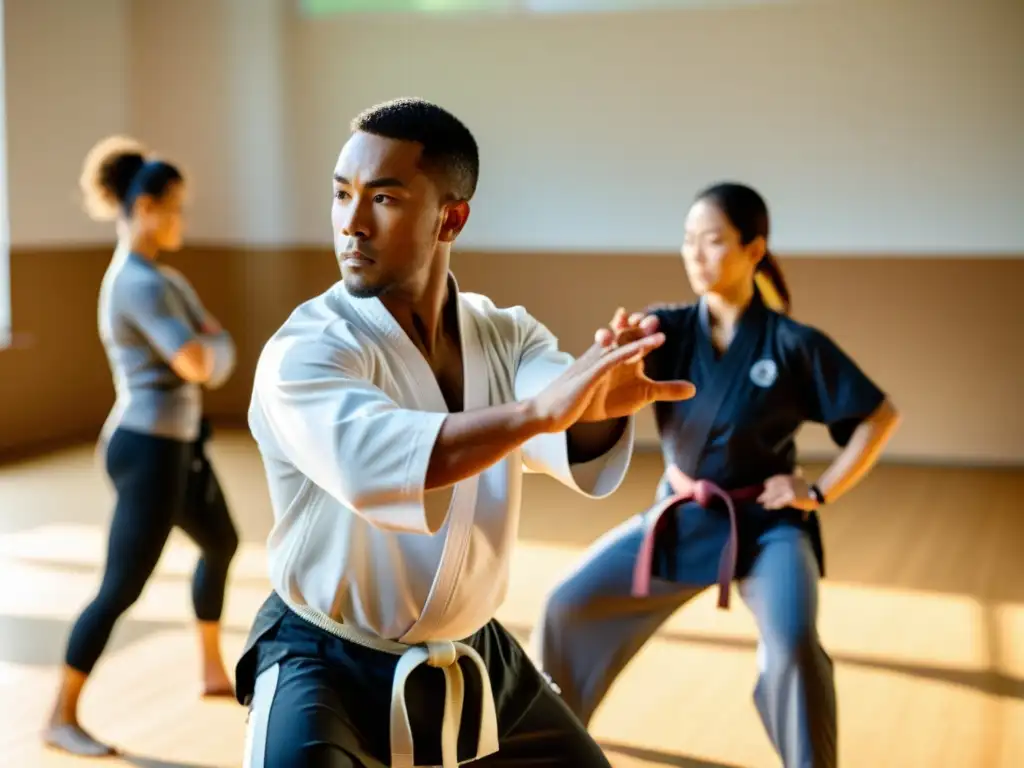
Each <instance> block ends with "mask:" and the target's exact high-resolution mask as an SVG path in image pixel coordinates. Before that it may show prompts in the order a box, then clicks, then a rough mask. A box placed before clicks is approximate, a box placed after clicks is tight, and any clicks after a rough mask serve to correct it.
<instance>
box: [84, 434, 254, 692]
mask: <svg viewBox="0 0 1024 768" xmlns="http://www.w3.org/2000/svg"><path fill="white" fill-rule="evenodd" d="M205 437H206V430H205V429H204V435H203V437H202V438H200V440H198V441H197V442H195V443H184V442H181V441H179V440H171V439H168V438H163V437H154V436H152V435H144V434H141V433H138V432H131V431H129V430H125V429H117V430H116V431H115V432H114V434H113V435H112V436H111V438H110V443H109V444H108V446H107V473H108V474H109V475H110V479H111V480H112V481H113V483H114V487H115V489H116V490H117V506H116V507H115V509H114V518H113V520H112V521H111V525H110V538H109V541H108V544H107V563H106V568H105V570H104V572H103V582H102V584H101V585H100V589H99V593H98V594H97V595H96V597H95V598H94V599H93V601H92V602H91V603H89V605H88V606H87V607H86V609H85V610H84V611H83V612H82V614H81V615H80V616H79V617H78V621H76V622H75V625H74V627H73V629H72V630H71V637H70V638H69V639H68V647H67V654H66V656H65V661H66V663H67V665H68V666H70V667H72V668H73V669H77V670H79V671H80V672H83V673H86V674H88V673H89V672H91V671H92V668H93V666H94V665H95V664H96V660H97V659H99V657H100V654H101V653H102V652H103V649H104V647H105V646H106V644H107V641H108V640H109V638H110V633H111V632H112V631H113V629H114V625H115V624H116V623H117V620H118V619H119V618H121V615H122V614H124V612H125V611H127V610H128V609H129V608H130V607H131V606H132V604H134V603H135V601H136V600H138V598H139V595H140V594H142V589H143V587H145V586H146V582H147V581H149V577H150V575H151V574H152V573H153V569H154V568H156V564H157V562H158V561H159V560H160V555H161V553H162V552H163V549H164V544H165V543H166V542H167V537H168V536H169V535H170V533H171V529H172V528H173V527H174V526H175V525H177V526H179V527H180V528H181V529H182V530H183V531H184V532H185V533H186V534H188V536H189V537H191V538H192V540H193V541H195V543H196V544H197V545H198V546H199V549H200V550H201V556H200V558H199V562H198V564H197V565H196V570H195V574H194V575H193V578H192V606H193V609H194V610H195V615H196V618H197V619H199V620H200V621H218V620H219V619H220V616H221V610H222V609H223V605H224V588H225V583H226V581H227V575H228V567H229V566H230V564H231V560H232V558H233V557H234V554H235V551H236V550H237V549H238V534H237V533H236V532H235V527H234V525H233V524H232V522H231V516H230V514H229V513H228V508H227V504H226V503H225V501H224V496H223V494H222V493H221V490H220V485H219V484H218V483H217V477H216V475H215V474H214V472H213V467H212V466H211V465H210V462H209V461H208V460H207V458H206V455H205V452H204V450H203V443H204V442H205Z"/></svg>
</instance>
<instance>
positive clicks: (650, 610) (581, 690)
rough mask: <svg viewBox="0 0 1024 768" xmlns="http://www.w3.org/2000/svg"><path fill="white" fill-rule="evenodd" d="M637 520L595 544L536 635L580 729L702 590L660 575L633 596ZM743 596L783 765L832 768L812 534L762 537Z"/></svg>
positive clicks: (832, 704) (762, 708) (829, 690)
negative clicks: (753, 627) (619, 678)
mask: <svg viewBox="0 0 1024 768" xmlns="http://www.w3.org/2000/svg"><path fill="white" fill-rule="evenodd" d="M640 526H641V518H640V516H637V517H634V518H633V519H631V520H629V521H627V522H626V523H624V524H622V525H621V526H619V527H618V528H615V529H614V530H612V531H610V532H609V533H607V534H605V535H604V536H603V537H602V538H601V539H600V540H598V541H597V542H596V543H595V544H594V546H593V547H592V548H591V550H590V552H589V553H588V554H587V556H586V558H585V559H584V561H583V563H582V564H581V565H580V566H579V567H578V568H577V569H576V570H575V571H574V572H573V573H572V574H570V575H569V577H568V578H567V579H565V580H564V581H563V582H562V583H561V584H559V585H558V586H557V587H556V588H555V589H554V591H553V592H552V593H551V595H550V596H549V598H548V601H547V603H546V605H545V609H544V614H543V617H542V619H541V624H540V626H539V627H538V637H537V638H536V641H537V642H536V645H537V650H538V653H539V656H540V666H541V668H542V669H543V670H544V672H546V673H547V674H549V675H550V676H551V678H552V679H553V680H554V682H555V683H556V684H557V685H558V686H559V687H560V688H561V689H562V697H563V699H564V700H565V702H566V703H567V704H568V705H569V707H570V708H571V709H572V710H573V711H574V712H575V713H576V715H577V716H578V717H579V718H580V720H582V721H583V723H584V724H586V723H589V721H590V718H591V717H592V716H593V714H594V711H595V710H596V709H597V707H598V705H599V704H600V703H601V700H602V699H603V698H604V696H605V694H606V693H607V692H608V689H609V687H610V686H611V684H612V683H613V682H614V680H615V678H616V677H617V676H618V675H619V673H620V672H621V671H622V670H623V669H624V668H625V666H626V665H627V664H628V663H629V661H630V659H632V657H633V656H634V655H635V654H636V653H637V651H639V650H640V648H641V647H642V646H643V645H644V643H645V642H646V641H647V640H648V639H649V638H650V637H651V635H652V634H654V632H655V631H656V630H657V629H658V627H659V626H661V624H662V623H664V622H665V621H666V620H667V619H668V618H669V616H670V615H671V614H672V613H673V612H674V611H676V610H677V609H678V608H679V607H680V606H682V605H683V604H684V603H686V602H687V601H688V600H690V599H691V598H693V597H694V596H695V595H697V594H699V593H700V592H701V591H702V590H703V589H704V587H693V586H687V585H684V584H675V583H672V582H667V581H665V580H663V579H658V578H654V579H652V583H651V594H650V596H649V597H646V598H634V597H632V596H631V595H630V584H631V579H632V574H633V564H634V562H635V560H636V552H637V549H638V546H639V542H640V537H641V527H640ZM758 544H759V551H758V555H757V559H756V560H755V561H754V564H753V568H752V569H751V571H750V573H749V575H748V576H747V578H745V579H744V580H743V581H742V582H740V585H739V590H740V594H741V596H742V598H743V600H744V602H745V603H746V604H747V607H748V608H749V609H750V610H751V611H752V612H753V614H754V617H755V618H756V620H757V626H758V630H759V633H760V644H759V647H758V662H759V667H760V676H759V679H758V681H757V685H756V687H755V689H754V703H755V705H756V706H757V711H758V713H759V714H760V716H761V722H762V723H764V727H765V730H767V732H768V736H769V738H770V739H771V741H772V744H773V745H774V746H775V750H776V752H778V754H779V756H780V757H781V758H782V761H783V764H784V766H785V768H834V766H835V765H836V760H837V759H836V698H835V683H834V678H833V671H832V660H831V659H830V658H829V656H828V654H827V653H826V652H825V650H824V649H823V648H822V646H821V642H820V641H819V639H818V633H817V627H816V621H817V612H818V568H817V564H816V561H815V559H814V553H813V551H812V549H811V546H810V542H809V540H808V537H807V536H806V535H805V534H804V533H803V532H802V531H800V530H798V529H796V528H792V527H788V526H779V527H777V528H775V529H773V530H771V531H769V532H768V533H765V534H764V535H762V536H761V538H760V540H759V542H758Z"/></svg>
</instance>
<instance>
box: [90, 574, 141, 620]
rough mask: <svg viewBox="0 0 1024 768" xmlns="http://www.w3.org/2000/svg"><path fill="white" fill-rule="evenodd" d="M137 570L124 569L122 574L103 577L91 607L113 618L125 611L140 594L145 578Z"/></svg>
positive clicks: (133, 603)
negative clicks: (113, 576) (107, 577)
mask: <svg viewBox="0 0 1024 768" xmlns="http://www.w3.org/2000/svg"><path fill="white" fill-rule="evenodd" d="M139 573H140V572H139V571H126V572H125V574H124V575H123V576H118V577H116V578H113V579H109V580H107V579H105V580H104V581H103V584H102V585H101V586H100V591H99V594H98V595H96V599H95V600H94V601H93V606H92V607H93V609H94V610H97V611H99V612H101V613H103V614H107V615H110V616H112V617H114V618H116V617H118V616H120V615H121V614H123V613H125V612H126V611H127V610H128V609H129V608H131V607H132V606H133V605H135V602H136V601H137V600H138V599H139V598H140V597H141V596H142V590H143V588H144V587H145V586H146V579H145V578H140V577H139V576H138V574H139Z"/></svg>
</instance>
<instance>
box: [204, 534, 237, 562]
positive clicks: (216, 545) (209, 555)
mask: <svg viewBox="0 0 1024 768" xmlns="http://www.w3.org/2000/svg"><path fill="white" fill-rule="evenodd" d="M238 544H239V542H238V531H236V530H235V527H234V525H231V524H228V525H227V526H226V527H225V530H224V531H223V532H222V533H221V534H220V535H219V536H218V537H217V538H216V540H215V541H214V542H212V543H211V544H210V545H209V546H207V547H206V548H205V549H204V550H203V559H204V560H206V563H207V566H208V567H213V568H217V569H219V570H223V571H227V569H228V567H229V566H230V565H231V561H232V560H234V558H235V554H236V553H237V552H238Z"/></svg>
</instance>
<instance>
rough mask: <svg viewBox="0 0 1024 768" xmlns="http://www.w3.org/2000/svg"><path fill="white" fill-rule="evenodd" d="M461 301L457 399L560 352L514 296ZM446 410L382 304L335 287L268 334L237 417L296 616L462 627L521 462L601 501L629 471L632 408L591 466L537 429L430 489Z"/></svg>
mask: <svg viewBox="0 0 1024 768" xmlns="http://www.w3.org/2000/svg"><path fill="white" fill-rule="evenodd" d="M450 287H451V290H454V291H457V290H458V289H457V285H456V284H455V282H454V280H452V281H451V282H450ZM457 296H458V313H459V324H460V325H459V327H460V330H461V334H462V345H463V361H464V379H465V383H464V409H465V410H467V411H469V410H474V409H478V408H484V407H487V406H491V405H499V404H501V403H507V402H512V401H516V400H523V399H526V398H528V397H530V396H532V395H534V394H536V393H537V392H539V391H541V390H542V389H543V388H544V387H545V386H546V385H547V384H548V383H549V382H550V381H552V380H553V379H554V378H556V377H557V376H558V375H559V374H560V372H561V371H562V370H564V369H565V368H566V367H567V366H569V365H570V364H571V363H572V360H573V358H572V357H571V356H570V355H568V354H567V353H565V352H562V351H559V349H558V343H557V339H556V338H555V337H554V336H553V335H552V334H551V333H550V331H548V330H547V328H545V327H544V326H543V325H542V324H541V323H540V322H538V321H537V320H536V319H534V318H533V317H531V316H530V315H529V314H528V313H527V312H526V311H525V310H524V309H523V308H522V307H512V308H498V307H496V306H495V305H494V303H493V302H492V301H491V300H490V299H488V298H486V297H484V296H481V295H478V294H472V293H461V292H459V293H458V294H457ZM447 412H448V411H447V405H446V403H445V400H444V398H443V396H442V394H441V390H440V388H439V387H438V385H437V382H436V379H435V378H434V375H433V372H432V370H431V369H430V366H429V365H428V363H427V362H426V360H425V359H424V357H423V356H422V354H421V353H420V351H419V350H418V349H417V348H416V347H415V346H414V344H413V343H412V341H411V340H410V339H409V338H408V336H406V334H405V332H404V331H403V330H402V329H401V327H400V326H399V325H398V323H397V322H396V321H395V319H394V318H393V317H392V315H391V314H390V312H388V310H387V309H386V308H385V307H384V305H383V304H382V303H381V302H380V300H378V299H375V298H370V299H359V298H355V297H353V296H351V295H350V294H349V293H348V292H347V291H346V290H345V288H344V285H343V283H341V282H339V283H337V284H336V285H334V286H333V287H332V288H331V289H329V290H328V291H326V292H325V293H323V294H322V295H320V296H318V297H316V298H314V299H312V300H310V301H308V302H306V303H305V304H303V305H301V306H300V307H299V308H298V309H297V310H296V311H295V312H294V313H293V314H292V315H291V316H290V317H289V318H288V320H287V321H286V322H285V323H284V325H283V326H282V327H281V328H280V330H278V332H277V333H275V334H274V336H273V337H272V338H271V339H270V340H269V341H268V342H267V344H266V346H265V347H264V349H263V352H262V354H261V356H260V359H259V363H258V365H257V369H256V376H255V383H254V388H253V396H252V402H251V406H250V410H249V425H250V429H251V431H252V434H253V436H254V438H255V439H256V442H257V443H258V446H259V450H260V454H261V456H262V459H263V462H264V466H265V469H266V473H267V480H268V483H269V490H270V495H271V501H272V505H273V510H274V526H273V530H272V531H271V534H270V537H269V540H268V555H269V568H270V578H271V581H272V584H273V587H274V589H275V590H276V591H277V592H278V594H279V595H280V596H281V597H282V598H283V599H284V600H285V602H286V603H288V604H289V605H290V606H291V607H292V608H294V609H297V610H299V612H300V615H304V616H306V617H307V618H310V619H311V620H313V621H315V622H316V623H319V624H320V625H321V626H325V627H327V628H330V627H337V626H338V625H346V626H347V627H349V628H351V629H353V630H357V631H359V632H361V633H363V634H364V635H368V636H371V637H379V638H383V639H384V640H390V641H395V642H397V643H401V644H403V645H419V644H426V643H431V642H433V641H456V640H459V639H462V638H466V637H468V636H469V635H471V634H473V633H474V632H476V631H477V630H479V629H480V628H481V627H482V626H484V625H485V624H486V623H487V622H488V621H490V620H491V619H492V618H493V617H494V614H495V612H496V610H497V609H498V607H499V606H500V605H501V603H502V601H503V600H504V598H505V593H506V590H507V585H508V575H509V565H510V561H511V555H512V548H513V546H514V543H515V539H516V535H517V530H518V526H519V507H520V497H521V485H522V472H523V469H524V467H525V468H527V469H528V470H531V471H536V472H543V473H546V474H548V475H550V476H551V477H553V478H555V479H556V480H558V481H559V482H561V483H563V484H565V485H566V486H568V487H570V488H573V489H575V490H577V491H578V492H580V493H582V494H585V495H588V496H591V497H595V498H600V497H603V496H606V495H608V494H610V493H611V492H612V491H614V490H615V489H616V488H617V487H618V486H619V484H620V483H621V482H622V479H623V478H624V476H625V474H626V470H627V469H628V466H629V461H630V457H631V454H632V448H633V438H634V424H633V421H632V419H631V420H630V423H629V426H628V428H627V429H626V430H625V433H624V434H623V436H622V438H621V439H620V440H619V441H618V443H617V444H616V445H615V446H614V447H613V448H612V449H611V450H610V451H609V452H608V453H607V454H606V455H604V456H603V457H600V458H598V459H596V460H594V461H592V462H590V463H588V464H583V465H575V466H571V465H570V464H569V460H568V453H567V445H566V438H565V435H564V434H561V433H560V434H545V435H540V436H538V437H535V438H533V439H531V440H530V441H528V442H527V443H525V444H524V445H523V446H522V448H521V449H519V450H516V451H513V452H512V453H510V454H509V455H508V456H507V457H506V458H505V459H503V460H501V461H499V462H497V463H496V464H494V465H493V466H491V467H490V468H488V469H486V470H485V471H483V472H482V473H481V474H480V475H478V476H476V477H472V478H468V479H466V480H463V481H461V482H459V483H458V484H457V485H456V486H455V487H454V489H451V488H449V489H445V490H442V491H434V492H429V493H428V492H425V491H424V482H425V478H426V472H427V464H428V462H429V461H430V455H431V452H432V450H433V446H434V442H435V440H436V438H437V435H438V432H439V431H440V429H441V425H442V423H443V422H444V420H445V418H446V415H447ZM350 639H351V636H350ZM393 652H394V650H393ZM455 666H456V668H457V665H455ZM485 677H486V675H485ZM398 687H400V686H398ZM488 694H489V691H488ZM485 706H486V702H485ZM392 738H393V742H394V741H395V738H396V734H395V725H394V721H393V724H392ZM410 740H411V736H410ZM409 746H410V752H411V745H409ZM393 748H394V744H393ZM494 748H495V749H496V745H495V746H494ZM492 751H493V750H492ZM479 756H482V755H478V757H479ZM410 764H411V763H410ZM446 764H447V761H446Z"/></svg>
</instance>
